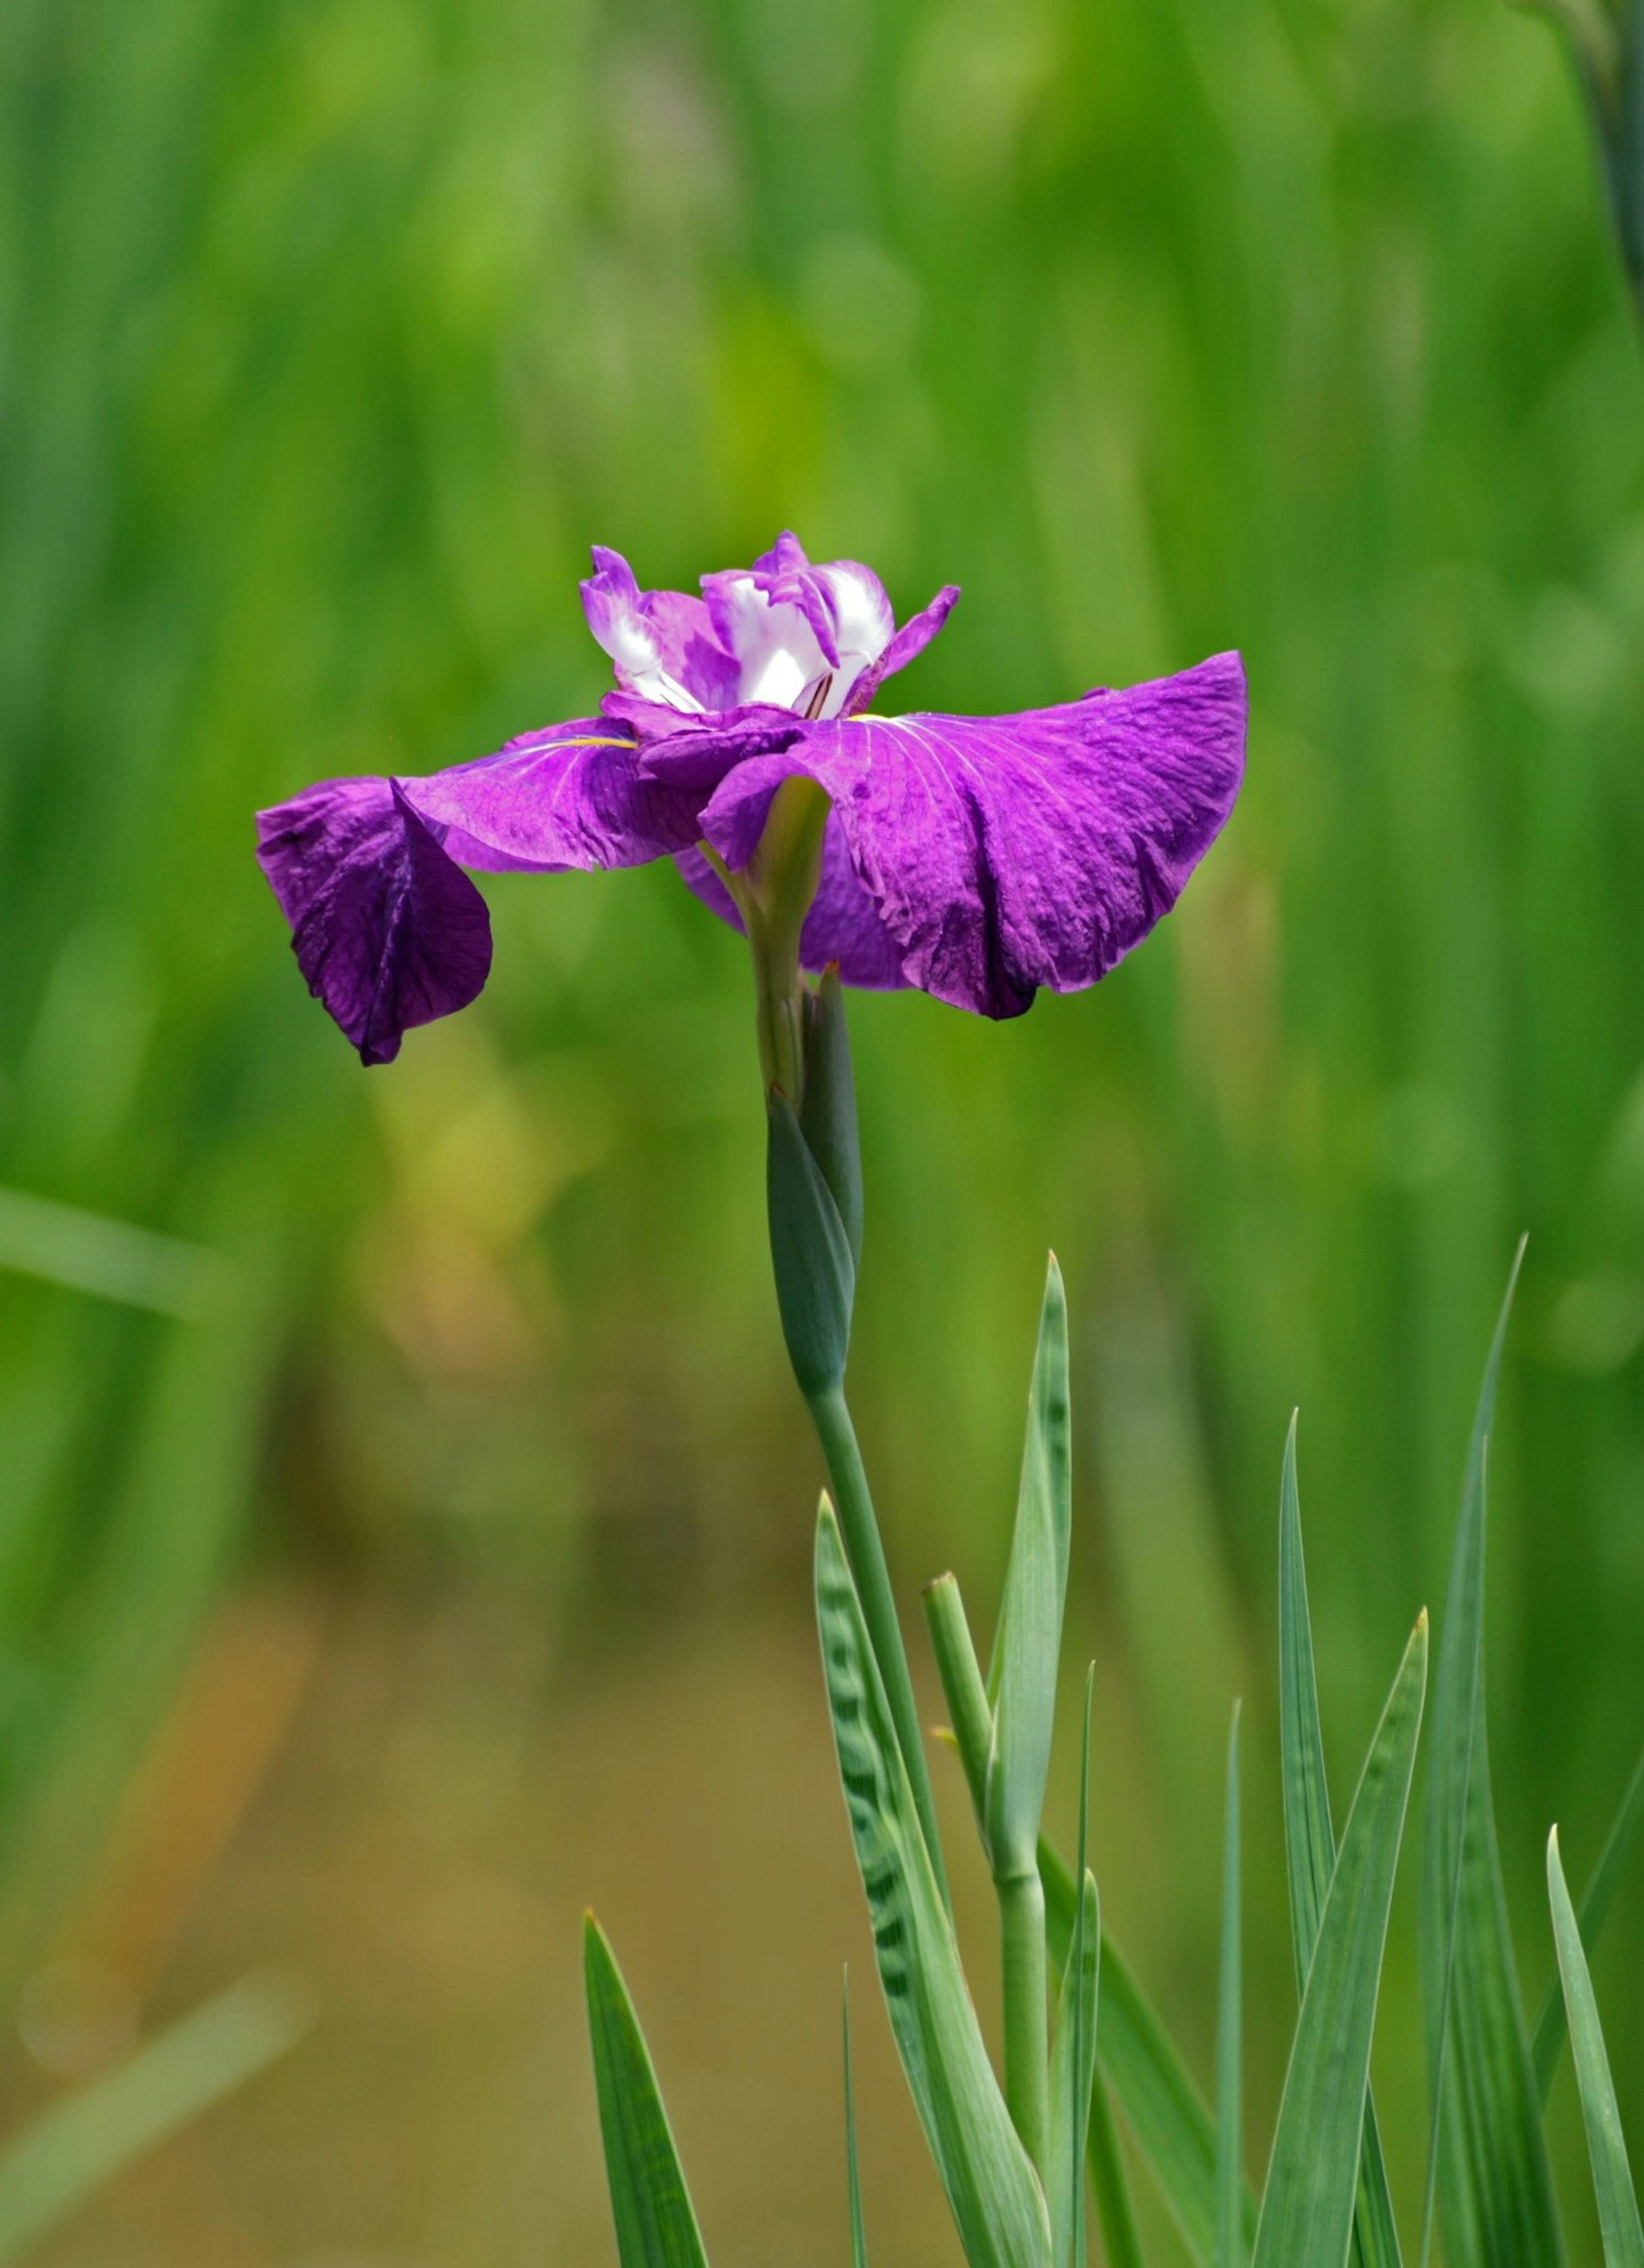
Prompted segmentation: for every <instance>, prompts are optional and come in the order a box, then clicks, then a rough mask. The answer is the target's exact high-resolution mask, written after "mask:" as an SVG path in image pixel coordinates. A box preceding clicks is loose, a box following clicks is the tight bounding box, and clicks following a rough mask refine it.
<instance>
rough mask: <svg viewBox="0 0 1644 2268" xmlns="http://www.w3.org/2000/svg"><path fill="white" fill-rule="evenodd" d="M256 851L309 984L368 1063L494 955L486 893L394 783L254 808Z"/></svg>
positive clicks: (431, 1015)
mask: <svg viewBox="0 0 1644 2268" xmlns="http://www.w3.org/2000/svg"><path fill="white" fill-rule="evenodd" d="M257 837H258V841H257V856H258V858H259V859H260V860H261V865H262V870H263V872H264V873H265V874H267V876H268V880H269V882H270V883H271V885H272V886H273V889H274V894H275V897H276V898H278V900H279V902H280V905H281V908H282V909H283V912H284V915H285V917H286V919H287V920H288V921H289V922H290V924H291V946H292V950H293V951H294V952H295V954H296V955H297V965H298V967H299V968H301V969H302V972H303V974H304V976H305V977H306V978H307V980H308V989H309V990H310V991H311V992H312V994H313V995H314V997H315V998H316V999H318V1000H321V1001H323V1002H324V1004H325V1005H326V1006H327V1009H329V1011H330V1013H331V1014H332V1015H333V1016H334V1018H335V1020H336V1021H337V1022H338V1023H339V1024H340V1025H341V1027H342V1029H343V1031H344V1032H345V1033H346V1034H347V1035H348V1036H349V1039H350V1040H352V1041H353V1042H354V1044H355V1046H356V1048H357V1049H359V1051H360V1060H361V1062H362V1063H367V1064H383V1063H391V1062H392V1061H393V1058H394V1057H395V1056H397V1055H398V1054H399V1052H400V1035H401V1034H402V1033H403V1032H406V1031H408V1030H409V1029H410V1028H411V1027H412V1026H413V1025H415V1024H427V1023H431V1022H432V1021H433V1020H434V1019H435V1017H437V1016H448V1015H450V1014H451V1013H452V1011H453V1010H454V1009H458V1008H466V1006H467V1005H468V1003H469V1001H471V1000H472V999H473V998H476V996H477V995H478V994H479V992H480V990H481V987H482V986H483V985H484V983H485V980H486V977H487V976H488V973H489V971H490V967H491V921H490V916H489V914H488V912H487V910H486V903H485V900H484V899H483V898H482V897H481V895H480V893H479V891H478V890H477V889H475V887H474V886H473V883H472V882H471V881H470V880H468V877H467V876H466V874H465V873H463V871H462V869H461V868H460V867H459V866H458V865H455V864H454V863H453V862H452V860H451V858H449V857H448V856H447V855H446V853H445V852H444V851H443V850H442V849H441V848H440V845H439V843H437V841H436V840H435V837H434V836H433V835H432V834H431V833H430V832H429V829H428V828H427V827H426V826H425V825H424V824H423V822H422V820H421V819H419V818H418V816H417V814H416V813H415V811H414V810H413V809H412V808H411V806H410V805H409V803H408V802H407V800H406V798H405V796H404V795H403V794H402V793H401V792H400V787H399V785H398V784H397V783H396V782H394V781H393V780H385V779H346V780H327V782H325V783H324V784H323V785H321V786H319V787H312V788H310V789H309V790H308V792H306V794H304V795H299V796H297V797H296V798H294V799H293V800H292V801H291V802H290V803H286V804H282V805H280V806H278V807H277V808H276V809H275V810H273V811H265V812H260V813H259V814H258V817H257Z"/></svg>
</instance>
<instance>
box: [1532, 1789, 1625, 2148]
mask: <svg viewBox="0 0 1644 2268" xmlns="http://www.w3.org/2000/svg"><path fill="white" fill-rule="evenodd" d="M1640 1825H1644V1756H1640V1758H1639V1760H1638V1762H1637V1764H1635V1765H1634V1766H1633V1778H1632V1779H1631V1780H1630V1781H1629V1782H1628V1784H1627V1792H1626V1794H1625V1795H1624V1796H1623V1797H1622V1799H1621V1807H1620V1808H1619V1810H1618V1812H1617V1813H1616V1815H1615V1818H1614V1820H1613V1822H1612V1823H1611V1829H1610V1832H1609V1834H1608V1835H1607V1836H1606V1837H1605V1838H1604V1849H1603V1850H1602V1851H1601V1852H1600V1853H1599V1855H1598V1864H1597V1865H1596V1867H1594V1868H1593V1874H1592V1880H1591V1881H1589V1883H1588V1885H1587V1889H1586V1892H1585V1894H1584V1896H1582V1904H1581V1911H1580V1923H1581V1932H1582V1945H1583V1946H1584V1947H1585V1948H1586V1950H1587V1952H1588V1954H1589V1955H1590V1954H1591V1953H1592V1950H1593V1948H1594V1947H1595V1946H1596V1944H1597V1942H1598V1937H1599V1933H1600V1931H1601V1930H1602V1929H1603V1928H1604V1923H1605V1921H1606V1920H1607V1919H1608V1918H1609V1914H1610V1909H1611V1905H1612V1904H1613V1903H1614V1901H1615V1895H1616V1892H1617V1890H1618V1889H1619V1888H1620V1884H1621V1877H1622V1874H1624V1872H1625V1871H1626V1863H1627V1860H1628V1859H1630V1858H1631V1857H1632V1855H1633V1844H1634V1843H1635V1842H1636V1841H1637V1840H1638V1831H1639V1828H1640ZM1566 2029H1567V2024H1566V2020H1565V2014H1564V1995H1563V1993H1562V1992H1560V1989H1559V1979H1558V1977H1556V1976H1555V1977H1553V1979H1552V1983H1551V1984H1550V1985H1548V1987H1547V1997H1546V1999H1545V2000H1544V2001H1543V2002H1542V2004H1541V2014H1540V2015H1539V2016H1538V2018H1537V2020H1536V2036H1535V2041H1534V2044H1533V2046H1532V2048H1531V2051H1530V2052H1531V2059H1532V2061H1533V2062H1534V2064H1535V2066H1536V2084H1537V2086H1538V2088H1540V2089H1541V2100H1542V2102H1543V2105H1544V2106H1545V2102H1546V2100H1547V2095H1548V2094H1549V2092H1550V2090H1551V2088H1552V2080H1553V2076H1554V2073H1556V2072H1557V2070H1558V2068H1559V2058H1560V2055H1561V2054H1562V2053H1563V2051H1564V2036H1565V2032H1566Z"/></svg>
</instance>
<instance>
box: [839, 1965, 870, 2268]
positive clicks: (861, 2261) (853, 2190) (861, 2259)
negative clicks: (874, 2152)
mask: <svg viewBox="0 0 1644 2268" xmlns="http://www.w3.org/2000/svg"><path fill="white" fill-rule="evenodd" d="M844 2009H845V2169H846V2178H847V2180H848V2184H849V2188H850V2261H851V2268H868V2235H867V2231H866V2230H865V2229H864V2228H863V2227H862V2169H861V2168H860V2167H859V2166H858V2164H857V2162H856V2088H855V2081H854V2080H853V2079H852V2077H851V2069H850V1976H849V1972H848V1971H847V1973H846V1977H845V1992H844Z"/></svg>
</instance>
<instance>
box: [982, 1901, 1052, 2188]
mask: <svg viewBox="0 0 1644 2268" xmlns="http://www.w3.org/2000/svg"><path fill="white" fill-rule="evenodd" d="M994 1887H995V1888H996V1889H997V1890H998V1893H999V1926H1000V1937H1001V1948H1002V1956H1003V1958H1002V1983H1003V1987H1004V2016H1005V2102H1006V2103H1007V2104H1008V2106H1009V2111H1010V2117H1011V2120H1012V2122H1013V2123H1014V2124H1015V2126H1016V2132H1017V2133H1018V2134H1019V2135H1020V2136H1021V2137H1022V2143H1023V2147H1024V2149H1025V2150H1026V2152H1027V2154H1028V2155H1029V2157H1030V2158H1031V2159H1032V2161H1033V2163H1034V2164H1035V2166H1037V2167H1038V2169H1039V2174H1040V2176H1041V2177H1042V2176H1044V2175H1045V2173H1046V2167H1047V2161H1048V2160H1049V2156H1050V2002H1049V1993H1048V1991H1047V1973H1048V1972H1047V1970H1046V1960H1045V1891H1044V1887H1043V1885H1042V1884H1041V1882H1040V1881H1039V1869H1038V1867H1034V1869H1033V1871H1032V1872H1031V1874H1013V1875H1010V1876H1009V1877H1007V1878H1006V1879H1005V1880H1003V1881H999V1880H998V1879H997V1878H995V1883H994Z"/></svg>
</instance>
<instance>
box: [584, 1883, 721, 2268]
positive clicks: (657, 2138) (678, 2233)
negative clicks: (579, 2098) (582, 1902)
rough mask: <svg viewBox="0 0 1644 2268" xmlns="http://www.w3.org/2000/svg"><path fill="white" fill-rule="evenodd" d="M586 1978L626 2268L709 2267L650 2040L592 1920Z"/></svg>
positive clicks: (602, 2123) (608, 2169) (608, 2171)
mask: <svg viewBox="0 0 1644 2268" xmlns="http://www.w3.org/2000/svg"><path fill="white" fill-rule="evenodd" d="M583 1978H584V1981H585V1984H586V1986H587V1992H588V2029H589V2031H590V2033H591V2036H592V2040H593V2051H594V2083H595V2086H596V2088H597V2089H598V2096H599V2127H600V2132H601V2133H602V2134H603V2136H604V2138H605V2177H606V2180H607V2181H608V2183H609V2184H610V2189H611V2213H612V2218H613V2220H614V2221H615V2223H616V2239H617V2254H618V2257H619V2258H620V2261H621V2264H622V2268H708V2258H707V2255H706V2253H705V2252H704V2251H703V2250H702V2239H701V2234H700V2232H699V2230H698V2228H697V2226H696V2214H695V2213H694V2210H693V2208H692V2205H691V2197H690V2192H689V2191H688V2190H687V2189H686V2185H685V2175H684V2173H683V2171H682V2170H681V2169H680V2165H679V2152H678V2151H677V2150H676V2149H675V2147H674V2142H673V2135H672V2132H671V2130H670V2128H669V2125H668V2114H667V2112H666V2111H665V2110H664V2109H663V2107H662V2095H661V2094H660V2092H659V2090H658V2088H657V2074H656V2073H655V2071H654V2070H653V2069H652V2067H651V2060H650V2051H649V2050H648V2049H647V2048H646V2045H645V2036H644V2034H643V2033H642V2031H641V2029H640V2028H639V2018H638V2017H637V2016H636V2015H635V2013H634V2004H633V2002H632V2001H631V2000H630V1999H629V1998H628V1987H627V1986H626V1985H624V1984H623V1982H622V1973H621V1971H620V1970H619V1969H618V1967H617V1965H616V1957H615V1955H613V1952H612V1950H611V1947H610V1944H609V1942H608V1941H607V1940H606V1938H605V1932H604V1931H603V1930H602V1929H601V1928H600V1926H599V1925H598V1922H597V1921H595V1919H594V1918H593V1916H592V1915H591V1914H590V1915H589V1917H588V1919H587V1921H586V1922H585V1923H584V1925H583Z"/></svg>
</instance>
